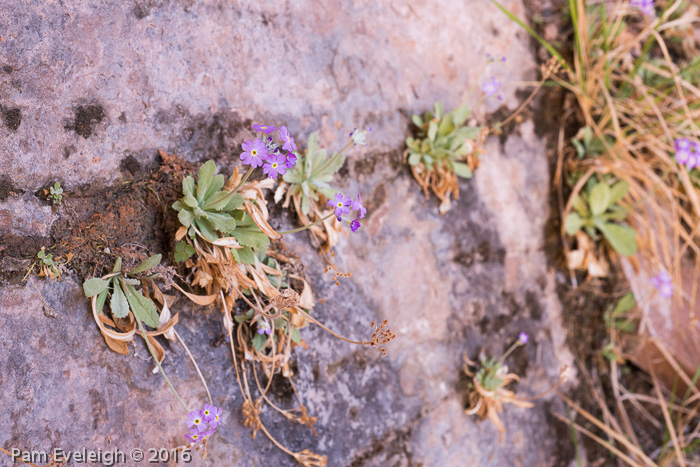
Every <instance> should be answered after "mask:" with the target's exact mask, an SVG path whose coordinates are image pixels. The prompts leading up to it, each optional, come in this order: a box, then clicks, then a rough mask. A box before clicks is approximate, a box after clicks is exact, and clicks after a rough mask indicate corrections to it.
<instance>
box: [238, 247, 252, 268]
mask: <svg viewBox="0 0 700 467" xmlns="http://www.w3.org/2000/svg"><path fill="white" fill-rule="evenodd" d="M236 251H237V252H238V260H237V262H239V263H243V264H253V265H254V264H255V254H254V253H253V250H251V249H250V248H249V247H243V248H238V249H237V250H236Z"/></svg>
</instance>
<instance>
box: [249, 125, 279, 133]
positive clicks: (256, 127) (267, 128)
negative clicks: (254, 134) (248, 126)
mask: <svg viewBox="0 0 700 467" xmlns="http://www.w3.org/2000/svg"><path fill="white" fill-rule="evenodd" d="M252 128H253V130H254V131H262V132H263V133H265V134H266V135H267V134H270V133H272V132H273V131H275V130H276V129H277V127H276V126H267V125H257V124H256V125H253V126H252Z"/></svg>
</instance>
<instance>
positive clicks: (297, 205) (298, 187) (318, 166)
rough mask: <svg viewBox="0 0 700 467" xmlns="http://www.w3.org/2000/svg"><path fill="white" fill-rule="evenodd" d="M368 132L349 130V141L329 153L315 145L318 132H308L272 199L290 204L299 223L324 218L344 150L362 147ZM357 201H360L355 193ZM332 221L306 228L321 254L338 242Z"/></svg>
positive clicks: (331, 197) (312, 221) (284, 205)
mask: <svg viewBox="0 0 700 467" xmlns="http://www.w3.org/2000/svg"><path fill="white" fill-rule="evenodd" d="M368 131H371V128H369V129H367V130H357V129H355V130H354V131H353V132H352V133H350V141H348V143H347V144H346V145H345V146H344V147H343V148H342V149H341V150H340V151H338V152H337V153H335V154H331V155H328V152H327V151H326V150H325V149H322V148H319V147H318V135H317V134H316V133H315V132H314V133H311V134H310V135H309V138H308V139H307V147H306V151H305V152H301V151H297V152H295V155H296V157H297V163H296V165H294V166H293V167H292V168H291V169H290V170H288V171H287V173H285V174H284V175H283V176H282V179H283V180H284V181H283V182H282V183H280V184H279V186H278V188H277V190H276V191H275V202H280V201H281V200H282V198H284V203H283V204H282V207H284V208H288V207H289V206H290V203H291V204H292V205H293V206H294V212H295V213H296V215H297V219H298V221H299V223H300V224H301V225H307V224H312V223H314V222H316V221H318V220H320V219H322V218H324V217H328V214H329V213H330V212H331V211H328V208H329V206H328V205H327V203H328V201H329V200H332V199H333V198H334V196H335V194H336V193H337V191H338V190H336V189H334V188H333V187H332V186H331V182H332V181H333V176H334V175H335V174H336V173H337V172H338V171H339V170H340V169H341V167H342V166H343V164H344V163H345V151H346V150H347V149H348V148H349V147H350V146H352V145H355V146H357V145H358V144H360V145H363V146H366V143H365V138H366V134H367V132H368ZM357 202H358V203H360V204H361V200H360V196H359V195H358V199H357ZM358 206H359V205H358ZM330 207H331V208H333V207H334V206H330ZM363 208H364V206H363ZM365 212H366V210H364V211H362V210H361V211H360V216H359V218H360V219H362V218H363V217H364V213H365ZM336 221H337V219H336V220H334V219H332V218H328V219H327V220H326V221H324V222H321V223H320V224H317V225H313V226H312V227H310V228H309V232H310V233H311V234H312V236H314V237H315V238H316V240H317V241H318V243H319V245H320V246H321V250H322V251H323V252H325V253H327V252H328V251H330V249H331V248H332V247H333V246H335V244H336V243H337V242H338V230H339V227H340V224H339V223H338V222H336ZM358 223H359V221H358Z"/></svg>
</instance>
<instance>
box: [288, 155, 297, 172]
mask: <svg viewBox="0 0 700 467" xmlns="http://www.w3.org/2000/svg"><path fill="white" fill-rule="evenodd" d="M286 159H287V162H286V163H285V167H286V169H287V170H289V169H291V168H292V167H294V166H295V165H296V163H297V156H296V154H294V153H293V152H289V153H287V157H286Z"/></svg>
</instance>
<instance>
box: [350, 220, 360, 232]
mask: <svg viewBox="0 0 700 467" xmlns="http://www.w3.org/2000/svg"><path fill="white" fill-rule="evenodd" d="M360 227H362V225H361V224H360V221H359V220H357V219H355V220H354V221H352V222H351V223H350V229H352V231H353V232H357V229H359V228H360Z"/></svg>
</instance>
